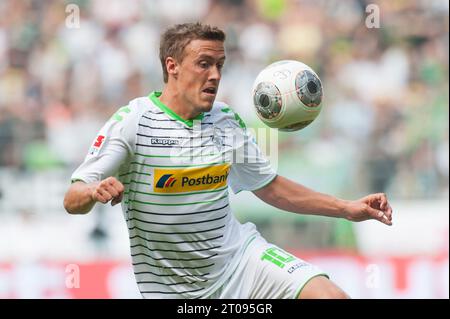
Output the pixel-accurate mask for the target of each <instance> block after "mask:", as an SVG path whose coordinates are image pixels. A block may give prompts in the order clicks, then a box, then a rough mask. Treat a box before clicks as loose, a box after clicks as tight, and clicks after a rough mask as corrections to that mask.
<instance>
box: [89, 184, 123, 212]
mask: <svg viewBox="0 0 450 319" xmlns="http://www.w3.org/2000/svg"><path fill="white" fill-rule="evenodd" d="M123 191H124V187H123V185H122V183H121V182H119V181H118V180H117V179H116V178H115V177H108V178H106V179H104V180H102V181H101V182H99V183H98V184H97V186H96V187H95V188H94V191H93V192H92V199H93V200H94V201H96V202H100V203H103V204H106V203H107V202H109V201H110V200H112V201H111V205H112V206H114V205H116V204H118V203H120V202H121V201H122V196H123Z"/></svg>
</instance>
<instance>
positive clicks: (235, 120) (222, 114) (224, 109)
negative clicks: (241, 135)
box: [209, 101, 246, 128]
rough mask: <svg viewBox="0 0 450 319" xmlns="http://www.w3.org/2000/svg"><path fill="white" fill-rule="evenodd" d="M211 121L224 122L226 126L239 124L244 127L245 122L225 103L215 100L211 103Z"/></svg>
mask: <svg viewBox="0 0 450 319" xmlns="http://www.w3.org/2000/svg"><path fill="white" fill-rule="evenodd" d="M209 113H210V114H211V121H213V122H216V123H217V122H224V123H225V124H226V126H232V127H235V126H240V127H241V128H245V127H246V126H245V123H244V121H243V120H242V118H241V117H240V116H239V114H238V113H237V112H236V111H235V110H234V109H233V108H232V107H231V106H230V105H228V104H227V103H225V102H221V101H216V102H214V104H213V107H212V109H211V111H210V112H209Z"/></svg>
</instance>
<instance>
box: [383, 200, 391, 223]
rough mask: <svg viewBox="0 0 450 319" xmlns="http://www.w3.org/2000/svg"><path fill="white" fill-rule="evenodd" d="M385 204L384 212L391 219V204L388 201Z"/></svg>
mask: <svg viewBox="0 0 450 319" xmlns="http://www.w3.org/2000/svg"><path fill="white" fill-rule="evenodd" d="M386 205H387V207H386V212H385V214H386V216H387V217H388V218H389V220H392V207H391V205H389V203H387V204H386Z"/></svg>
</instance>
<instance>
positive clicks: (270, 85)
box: [253, 60, 323, 131]
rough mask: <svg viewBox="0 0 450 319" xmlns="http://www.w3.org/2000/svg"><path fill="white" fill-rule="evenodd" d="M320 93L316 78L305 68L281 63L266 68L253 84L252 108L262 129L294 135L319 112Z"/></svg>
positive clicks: (317, 78) (319, 84)
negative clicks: (261, 124)
mask: <svg viewBox="0 0 450 319" xmlns="http://www.w3.org/2000/svg"><path fill="white" fill-rule="evenodd" d="M322 97H323V89H322V83H321V81H320V79H319V77H318V75H317V74H316V73H315V72H314V71H313V70H312V69H311V68H310V67H309V66H307V65H306V64H304V63H302V62H299V61H294V60H282V61H278V62H275V63H272V64H270V65H269V66H267V67H266V68H264V69H263V70H262V71H261V72H260V73H259V74H258V76H257V77H256V79H255V82H254V84H253V104H254V106H255V110H256V113H257V115H258V117H259V118H260V119H261V121H263V122H264V123H265V124H266V125H268V126H269V127H272V128H276V129H279V130H280V131H297V130H300V129H302V128H304V127H306V126H308V125H309V124H311V123H312V122H313V121H314V119H315V118H316V117H317V115H319V113H320V111H321V109H322Z"/></svg>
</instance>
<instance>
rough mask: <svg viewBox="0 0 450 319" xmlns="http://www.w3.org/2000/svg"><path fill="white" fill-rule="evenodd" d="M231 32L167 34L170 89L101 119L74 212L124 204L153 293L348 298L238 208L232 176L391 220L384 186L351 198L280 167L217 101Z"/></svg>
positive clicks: (320, 210)
mask: <svg viewBox="0 0 450 319" xmlns="http://www.w3.org/2000/svg"><path fill="white" fill-rule="evenodd" d="M224 40H225V34H224V33H223V31H221V30H220V29H218V28H216V27H211V26H208V25H203V24H200V23H188V24H180V25H175V26H173V27H171V28H169V29H168V30H167V31H166V32H165V33H164V34H163V35H162V37H161V43H160V59H161V63H162V68H163V73H164V83H165V85H164V88H163V90H162V92H152V93H151V94H150V95H149V96H145V97H140V98H136V99H134V100H132V101H131V102H130V103H129V104H128V105H127V106H124V107H122V108H120V109H119V110H118V111H117V112H116V113H115V114H114V115H113V116H112V117H111V119H110V120H109V121H108V122H107V123H106V124H105V126H104V127H103V128H102V129H101V130H100V132H99V134H98V135H97V137H96V138H95V140H94V142H93V145H92V147H91V148H90V150H89V153H88V155H87V157H86V159H85V161H84V162H83V163H82V164H81V166H80V167H79V168H78V169H77V170H76V171H75V172H74V173H73V175H72V184H71V186H70V188H69V190H68V191H67V193H66V195H65V198H64V207H65V208H66V210H67V211H68V212H69V213H71V214H85V213H87V212H89V211H90V210H91V209H92V207H93V206H94V205H95V203H97V202H100V203H103V204H105V203H108V202H110V201H111V204H112V205H116V204H118V203H121V205H122V210H123V213H124V216H125V219H126V223H127V226H128V230H129V238H130V247H131V256H132V261H133V268H134V273H135V277H136V281H137V284H138V287H139V290H140V292H141V294H142V296H143V297H144V298H185V299H186V298H347V297H348V296H347V294H346V293H344V292H343V291H342V290H341V289H340V288H339V287H337V286H336V285H335V284H334V283H333V282H332V281H331V280H329V278H328V276H327V274H325V273H324V272H322V271H321V270H320V269H318V268H317V267H315V266H313V265H311V264H309V263H307V262H305V261H303V260H301V259H299V258H297V257H296V256H293V255H291V254H289V253H287V252H286V251H284V250H283V249H281V248H279V247H277V246H275V245H272V244H270V243H267V242H266V241H265V240H264V239H263V238H262V237H261V235H260V234H259V233H258V231H257V230H256V228H255V226H254V225H253V224H252V223H245V224H240V223H239V222H238V221H237V219H236V218H235V217H234V216H233V214H232V211H231V208H230V205H229V200H228V187H230V188H231V189H232V190H233V191H234V192H235V193H236V192H239V191H242V190H247V191H252V192H253V193H254V194H255V195H256V196H257V197H259V198H260V199H261V200H263V201H265V202H266V203H269V204H270V205H273V206H275V207H278V208H280V209H283V210H286V211H290V212H294V213H299V214H314V215H324V216H330V217H338V218H346V219H348V220H351V221H363V220H368V219H375V220H378V221H380V222H382V223H384V224H386V225H391V224H392V222H391V219H392V209H391V207H390V205H389V203H388V200H387V198H386V195H384V194H372V195H368V196H366V197H364V198H362V199H360V200H356V201H346V200H340V199H337V198H334V197H332V196H328V195H325V194H321V193H318V192H315V191H313V190H310V189H308V188H306V187H304V186H302V185H300V184H297V183H294V182H292V181H290V180H288V179H286V178H284V177H282V176H279V175H277V174H276V173H275V172H274V171H273V170H272V169H271V167H270V163H269V162H268V160H267V159H266V158H265V157H264V156H263V155H262V153H261V151H260V150H259V148H258V146H257V145H256V144H255V142H254V139H253V138H252V137H251V135H250V134H249V132H248V131H247V130H246V128H245V125H244V123H243V122H242V120H241V119H240V118H239V116H238V115H237V114H236V113H235V112H234V111H233V110H232V109H231V108H230V107H228V106H227V105H226V104H225V103H222V102H215V97H216V93H217V89H218V86H219V82H220V79H221V72H222V67H223V65H224V62H225V50H224Z"/></svg>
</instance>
